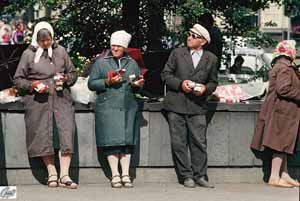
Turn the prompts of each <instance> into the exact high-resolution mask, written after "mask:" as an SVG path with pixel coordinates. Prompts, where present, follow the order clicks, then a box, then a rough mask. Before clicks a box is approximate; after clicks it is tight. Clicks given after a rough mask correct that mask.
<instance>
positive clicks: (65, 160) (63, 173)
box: [59, 151, 78, 188]
mask: <svg viewBox="0 0 300 201" xmlns="http://www.w3.org/2000/svg"><path fill="white" fill-rule="evenodd" d="M71 159H72V154H62V153H61V152H60V151H59V162H60V178H61V182H62V183H63V184H64V183H66V182H69V183H70V181H72V179H71V178H70V176H69V169H70V163H71ZM77 186H78V185H77V184H76V183H74V182H72V183H70V186H68V187H70V188H77ZM66 187H67V186H66Z"/></svg>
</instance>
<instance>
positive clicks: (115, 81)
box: [105, 74, 123, 86]
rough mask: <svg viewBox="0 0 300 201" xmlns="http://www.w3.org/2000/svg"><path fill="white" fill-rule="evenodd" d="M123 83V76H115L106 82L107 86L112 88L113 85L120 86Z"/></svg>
mask: <svg viewBox="0 0 300 201" xmlns="http://www.w3.org/2000/svg"><path fill="white" fill-rule="evenodd" d="M122 81H123V79H122V76H121V75H119V74H118V75H116V76H113V77H111V78H107V79H106V80H105V83H106V85H108V86H111V85H115V84H119V83H121V82H122Z"/></svg>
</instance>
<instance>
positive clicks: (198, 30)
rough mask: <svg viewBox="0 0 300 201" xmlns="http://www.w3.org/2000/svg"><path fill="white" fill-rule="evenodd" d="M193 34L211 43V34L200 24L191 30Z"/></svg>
mask: <svg viewBox="0 0 300 201" xmlns="http://www.w3.org/2000/svg"><path fill="white" fill-rule="evenodd" d="M190 31H191V32H194V33H195V34H197V35H199V36H202V37H203V38H204V39H205V40H206V41H207V43H210V35H209V32H208V31H207V29H205V28H204V27H203V26H201V25H200V24H195V25H194V26H193V28H190Z"/></svg>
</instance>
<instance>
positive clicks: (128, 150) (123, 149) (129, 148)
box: [98, 145, 135, 156]
mask: <svg viewBox="0 0 300 201" xmlns="http://www.w3.org/2000/svg"><path fill="white" fill-rule="evenodd" d="M134 147H135V146H134V145H125V146H108V147H98V150H99V151H100V152H102V153H103V154H104V155H106V156H109V155H118V154H133V153H134Z"/></svg>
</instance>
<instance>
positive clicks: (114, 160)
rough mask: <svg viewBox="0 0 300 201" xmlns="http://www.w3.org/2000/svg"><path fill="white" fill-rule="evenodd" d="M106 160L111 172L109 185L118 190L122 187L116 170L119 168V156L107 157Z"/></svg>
mask: <svg viewBox="0 0 300 201" xmlns="http://www.w3.org/2000/svg"><path fill="white" fill-rule="evenodd" d="M107 160H108V163H109V167H110V170H111V175H112V178H111V185H112V187H114V188H120V187H121V186H122V184H121V178H120V173H119V170H118V167H119V156H118V155H109V156H107Z"/></svg>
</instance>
